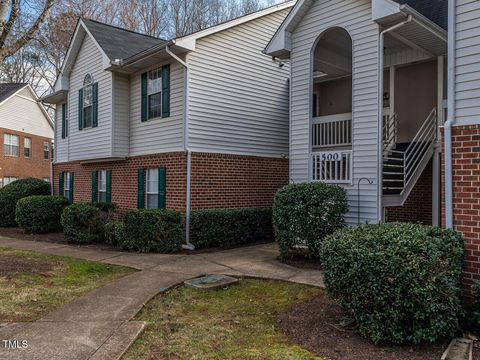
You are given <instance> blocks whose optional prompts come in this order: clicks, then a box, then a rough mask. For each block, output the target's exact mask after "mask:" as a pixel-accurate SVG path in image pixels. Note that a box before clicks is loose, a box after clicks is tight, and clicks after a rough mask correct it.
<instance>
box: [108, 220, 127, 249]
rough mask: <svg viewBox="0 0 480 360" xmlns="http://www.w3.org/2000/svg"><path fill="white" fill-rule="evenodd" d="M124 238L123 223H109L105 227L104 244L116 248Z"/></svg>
mask: <svg viewBox="0 0 480 360" xmlns="http://www.w3.org/2000/svg"><path fill="white" fill-rule="evenodd" d="M124 238H125V223H124V222H123V221H111V222H109V223H108V224H106V225H105V242H106V243H107V244H110V245H113V246H117V245H118V244H120V243H122V242H123V239H124Z"/></svg>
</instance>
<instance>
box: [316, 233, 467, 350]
mask: <svg viewBox="0 0 480 360" xmlns="http://www.w3.org/2000/svg"><path fill="white" fill-rule="evenodd" d="M463 257H464V245H463V241H462V239H461V235H459V234H458V233H456V232H454V231H451V230H445V229H439V228H435V227H431V226H422V225H416V224H383V225H366V226H362V227H360V228H358V229H353V228H345V229H342V230H339V231H338V232H336V233H335V234H333V235H331V236H329V237H327V238H326V239H325V241H324V244H323V247H322V251H321V258H322V263H323V268H324V277H325V285H326V288H327V290H328V292H329V293H330V294H331V296H332V297H333V298H334V299H336V300H337V301H338V302H339V304H340V305H341V306H342V307H343V309H344V310H345V312H346V315H347V317H349V318H351V319H353V320H355V322H356V324H357V325H358V327H359V330H360V332H361V333H362V334H364V335H365V336H366V337H368V338H370V339H371V340H372V341H373V342H375V343H378V342H383V341H386V342H392V343H397V344H402V343H420V342H423V341H431V342H433V341H435V340H437V339H439V338H441V337H444V336H452V335H453V334H454V332H455V330H456V329H457V328H458V319H459V316H460V315H461V314H462V308H461V305H460V280H461V276H462V266H463Z"/></svg>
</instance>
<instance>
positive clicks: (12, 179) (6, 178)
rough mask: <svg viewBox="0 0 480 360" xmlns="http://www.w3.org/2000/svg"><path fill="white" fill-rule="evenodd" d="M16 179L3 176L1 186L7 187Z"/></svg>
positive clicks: (16, 178)
mask: <svg viewBox="0 0 480 360" xmlns="http://www.w3.org/2000/svg"><path fill="white" fill-rule="evenodd" d="M17 180H18V177H16V176H5V177H4V178H3V186H7V185H8V184H11V183H12V182H14V181H17Z"/></svg>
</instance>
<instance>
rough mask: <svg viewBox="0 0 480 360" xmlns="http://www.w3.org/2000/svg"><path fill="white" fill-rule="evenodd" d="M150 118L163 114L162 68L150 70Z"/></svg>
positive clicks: (148, 92)
mask: <svg viewBox="0 0 480 360" xmlns="http://www.w3.org/2000/svg"><path fill="white" fill-rule="evenodd" d="M147 95H148V118H149V119H152V118H156V117H161V116H162V68H158V69H155V70H151V71H149V72H148V86H147Z"/></svg>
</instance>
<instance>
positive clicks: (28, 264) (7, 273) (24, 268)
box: [0, 255, 61, 278]
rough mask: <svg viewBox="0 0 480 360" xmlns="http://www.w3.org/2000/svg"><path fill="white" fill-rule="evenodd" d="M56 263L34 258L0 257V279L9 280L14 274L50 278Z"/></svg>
mask: <svg viewBox="0 0 480 360" xmlns="http://www.w3.org/2000/svg"><path fill="white" fill-rule="evenodd" d="M59 265H61V263H60V262H57V261H47V260H44V259H39V258H35V257H19V256H14V255H0V277H7V278H11V277H12V276H14V275H16V274H24V273H26V274H34V275H42V276H50V275H51V272H52V271H53V269H54V268H55V267H56V266H59Z"/></svg>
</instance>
